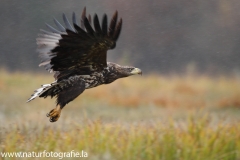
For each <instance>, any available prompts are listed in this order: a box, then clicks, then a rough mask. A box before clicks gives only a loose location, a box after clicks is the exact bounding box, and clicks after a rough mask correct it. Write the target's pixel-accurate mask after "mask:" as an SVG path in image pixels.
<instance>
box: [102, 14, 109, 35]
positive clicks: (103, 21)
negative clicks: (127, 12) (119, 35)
mask: <svg viewBox="0 0 240 160" xmlns="http://www.w3.org/2000/svg"><path fill="white" fill-rule="evenodd" d="M107 23H108V22H107V15H106V14H104V16H103V20H102V32H103V35H107V30H108V25H107Z"/></svg>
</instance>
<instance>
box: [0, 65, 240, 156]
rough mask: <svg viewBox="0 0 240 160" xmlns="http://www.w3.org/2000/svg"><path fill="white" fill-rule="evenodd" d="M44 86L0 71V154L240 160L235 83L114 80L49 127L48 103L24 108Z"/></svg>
mask: <svg viewBox="0 0 240 160" xmlns="http://www.w3.org/2000/svg"><path fill="white" fill-rule="evenodd" d="M51 81H53V79H52V77H51V76H49V75H48V76H45V75H41V74H33V73H31V74H30V73H22V72H19V73H8V72H6V71H4V70H1V71H0V121H1V123H0V152H32V151H35V152H43V151H44V150H46V151H48V152H50V151H53V152H70V151H72V150H74V151H79V152H81V151H82V150H84V151H86V152H87V153H88V158H87V159H91V160H92V159H93V160H100V159H104V160H105V159H109V160H114V159H116V160H118V159H120V160H122V159H125V160H133V159H137V160H146V159H149V160H159V159H162V160H188V159H189V160H193V159H194V160H202V159H209V160H237V159H240V125H239V122H240V116H239V115H240V110H239V109H240V99H239V97H240V81H239V79H238V78H237V77H217V78H216V77H215V78H209V77H207V76H196V75H195V76H194V75H186V76H176V75H175V76H174V75H173V76H157V75H151V76H150V75H149V76H144V77H133V78H128V79H122V80H118V81H116V82H115V83H113V84H111V85H106V86H100V87H97V88H94V89H91V90H87V91H85V92H84V93H83V94H82V95H81V96H80V97H78V98H77V99H76V100H75V101H73V102H71V103H70V104H69V105H67V106H66V108H64V110H63V113H62V116H61V118H60V119H59V121H58V122H56V123H50V122H49V121H48V118H47V117H46V116H45V115H46V113H47V112H49V111H50V110H51V109H52V108H54V100H51V99H36V100H34V101H32V102H30V103H25V102H26V100H27V98H29V96H30V94H31V93H32V91H33V90H34V89H36V87H38V86H40V85H41V84H45V83H49V82H51ZM0 159H19V158H16V157H15V158H3V157H0ZM31 159H34V158H31ZM35 159H38V158H35ZM43 159H44V158H43ZM52 159H56V158H52ZM63 159H65V158H63ZM68 159H71V158H68ZM72 159H77V158H72ZM82 159H84V158H82ZM85 159H86V158H85Z"/></svg>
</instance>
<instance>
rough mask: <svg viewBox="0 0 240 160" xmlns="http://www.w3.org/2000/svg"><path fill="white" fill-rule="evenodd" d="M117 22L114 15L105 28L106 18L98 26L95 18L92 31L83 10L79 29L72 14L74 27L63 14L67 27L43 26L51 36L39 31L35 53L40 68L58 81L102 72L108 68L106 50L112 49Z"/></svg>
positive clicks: (116, 16) (120, 25)
mask: <svg viewBox="0 0 240 160" xmlns="http://www.w3.org/2000/svg"><path fill="white" fill-rule="evenodd" d="M117 19H118V12H117V11H116V12H115V14H114V15H113V17H112V19H111V22H110V25H109V27H108V22H107V15H106V14H105V15H104V16H103V19H102V25H100V23H99V19H98V16H97V15H96V14H95V15H94V18H93V25H94V29H93V27H92V25H91V24H92V22H91V16H89V17H88V18H87V17H86V8H84V10H83V13H82V19H81V22H80V24H81V27H80V26H79V25H78V23H77V20H76V16H75V13H73V15H72V21H73V26H72V25H71V24H70V23H69V21H68V19H67V17H66V16H65V14H63V20H64V23H65V26H66V27H63V26H62V25H61V24H60V23H59V22H58V21H57V20H56V19H54V23H55V24H56V26H57V28H58V29H55V28H53V27H52V26H50V25H48V24H46V25H47V27H48V28H49V30H50V31H51V32H48V31H44V30H41V31H42V34H40V35H39V37H38V38H37V45H38V49H37V51H38V52H39V56H40V58H41V63H40V64H39V66H44V67H45V68H46V69H47V70H48V71H50V72H51V71H53V72H56V74H55V76H56V78H57V79H64V78H67V77H69V76H71V75H74V74H79V75H81V74H90V73H91V72H93V71H101V70H102V69H103V68H104V67H106V66H107V61H106V57H107V50H108V49H113V48H115V45H116V41H117V39H118V37H119V34H120V31H121V27H122V19H120V20H119V21H118V22H117Z"/></svg>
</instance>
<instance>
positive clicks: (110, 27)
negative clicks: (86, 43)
mask: <svg viewBox="0 0 240 160" xmlns="http://www.w3.org/2000/svg"><path fill="white" fill-rule="evenodd" d="M117 18H118V12H117V11H116V12H115V13H114V15H113V17H112V20H111V23H110V26H109V36H113V34H114V31H115V27H116V24H117Z"/></svg>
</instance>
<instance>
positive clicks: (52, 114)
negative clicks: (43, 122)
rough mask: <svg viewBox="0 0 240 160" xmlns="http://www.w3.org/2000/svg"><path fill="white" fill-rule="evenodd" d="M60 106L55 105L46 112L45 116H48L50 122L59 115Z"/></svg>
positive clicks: (55, 119) (54, 120)
mask: <svg viewBox="0 0 240 160" xmlns="http://www.w3.org/2000/svg"><path fill="white" fill-rule="evenodd" d="M61 111H62V107H60V105H57V106H56V108H54V109H52V110H51V111H50V112H49V113H47V117H50V119H49V121H50V122H56V121H57V120H58V119H59V117H60V115H61Z"/></svg>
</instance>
